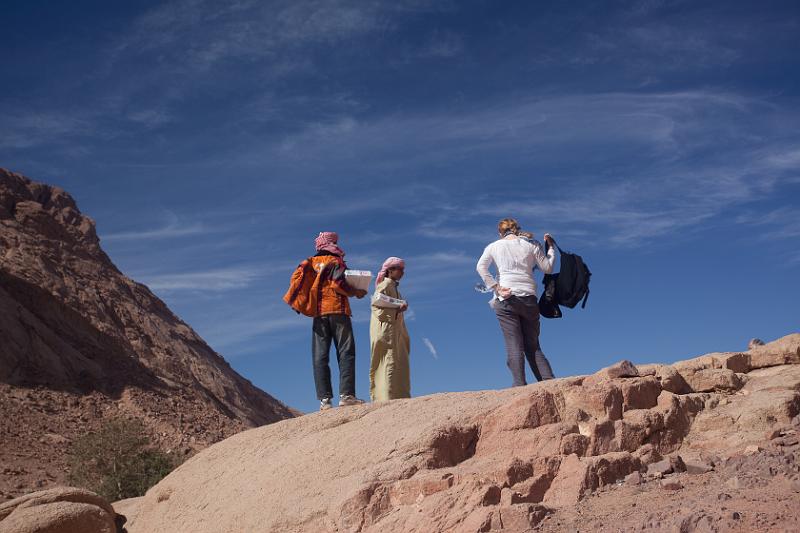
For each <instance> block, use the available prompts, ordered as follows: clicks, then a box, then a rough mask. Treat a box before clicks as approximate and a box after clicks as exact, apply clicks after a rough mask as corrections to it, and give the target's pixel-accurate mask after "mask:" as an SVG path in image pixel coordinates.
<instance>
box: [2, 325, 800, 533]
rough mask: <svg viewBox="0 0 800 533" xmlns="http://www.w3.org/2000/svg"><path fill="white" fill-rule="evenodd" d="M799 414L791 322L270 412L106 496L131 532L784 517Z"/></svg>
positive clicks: (518, 527)
mask: <svg viewBox="0 0 800 533" xmlns="http://www.w3.org/2000/svg"><path fill="white" fill-rule="evenodd" d="M799 414H800V334H792V335H789V336H787V337H784V338H782V339H779V340H777V341H775V342H772V343H769V344H767V345H765V346H755V347H753V348H752V349H751V350H749V351H747V352H740V353H714V354H708V355H705V356H702V357H698V358H694V359H689V360H687V361H681V362H678V363H675V364H672V365H661V364H650V365H639V366H634V365H633V364H632V363H630V362H627V361H625V362H621V363H619V364H616V365H614V366H612V367H609V368H606V369H603V370H601V371H599V372H597V373H595V374H593V375H590V376H579V377H568V378H562V379H557V380H552V381H546V382H542V383H537V384H533V385H528V386H526V387H520V388H513V389H506V390H500V391H480V392H462V393H446V394H436V395H432V396H426V397H420V398H413V399H408V400H396V401H392V402H387V403H378V404H367V405H363V406H356V407H345V408H337V409H333V410H330V411H325V412H320V413H315V414H311V415H307V416H303V417H301V418H295V419H291V420H284V421H282V422H279V423H277V424H272V425H269V426H266V427H261V428H257V429H252V430H249V431H246V432H242V433H239V434H237V435H234V436H233V437H230V438H228V439H227V440H225V441H223V442H220V443H217V444H215V445H213V446H211V447H209V448H207V449H205V450H204V451H202V452H200V453H199V454H197V455H196V456H194V457H193V458H192V459H190V460H189V461H188V462H186V463H184V464H183V465H182V466H181V467H180V468H178V469H177V470H175V471H174V472H172V473H171V474H170V475H169V476H167V477H166V478H164V479H163V480H162V481H161V482H160V483H159V484H157V485H156V486H155V487H153V488H152V489H150V491H148V493H147V494H146V495H145V496H144V497H142V498H138V499H135V500H126V501H123V502H117V503H115V504H114V508H115V510H116V512H117V513H120V514H123V515H126V516H127V518H128V524H127V525H126V528H127V530H128V531H129V532H130V533H156V532H178V531H192V532H193V533H204V532H208V533H212V532H214V533H220V532H241V531H282V532H306V531H325V532H382V533H389V532H420V533H422V532H424V533H434V532H469V533H474V532H486V531H513V532H521V531H552V532H557V531H594V532H600V531H642V530H649V531H676V532H692V531H742V532H752V531H797V524H798V523H800V506H799V505H797V502H798V498H800V464H798V459H800V441H799V440H798V432H800V416H799ZM12 516H13V515H12ZM0 525H2V522H0Z"/></svg>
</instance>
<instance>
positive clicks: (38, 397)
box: [0, 169, 295, 498]
mask: <svg viewBox="0 0 800 533" xmlns="http://www.w3.org/2000/svg"><path fill="white" fill-rule="evenodd" d="M0 412H2V414H3V416H2V417H0V498H3V497H6V498H8V497H11V496H13V495H17V494H20V493H23V492H27V491H29V490H31V489H33V488H37V487H46V486H49V485H53V484H57V483H59V482H63V480H64V477H65V464H64V451H65V449H66V446H67V445H68V443H69V442H70V440H71V439H73V438H74V437H75V436H76V435H79V434H81V433H83V432H85V431H87V430H88V429H90V428H92V427H93V426H96V425H97V424H98V423H99V422H100V421H101V420H102V419H103V418H106V417H112V416H120V415H122V416H136V417H139V418H142V419H143V420H144V422H145V423H146V425H147V427H148V428H149V429H150V430H151V431H152V433H153V435H154V437H155V438H156V439H157V441H158V442H159V443H160V445H161V446H162V447H163V448H165V449H171V450H181V451H184V452H186V451H191V450H197V449H201V448H203V447H205V446H207V445H208V444H210V443H212V442H216V441H218V440H221V439H223V438H225V437H227V436H229V435H232V434H234V433H236V432H238V431H241V430H242V429H245V428H251V427H255V426H260V425H263V424H268V423H271V422H275V421H278V420H282V419H285V418H288V417H291V416H293V415H294V414H295V413H294V411H292V410H291V409H289V408H287V407H286V406H285V405H283V404H282V403H280V402H278V401H277V400H275V399H274V398H273V397H271V396H270V395H268V394H266V393H265V392H263V391H261V390H259V389H258V388H256V387H255V386H253V385H252V384H251V383H250V382H249V381H247V380H246V379H244V378H243V377H242V376H240V375H239V374H237V373H236V372H235V371H234V370H233V369H231V367H230V366H229V365H228V363H227V362H226V361H225V360H224V359H223V358H222V357H221V356H220V355H219V354H217V353H216V352H215V351H214V350H212V349H211V348H210V347H209V346H208V345H207V344H206V343H205V342H204V341H203V339H201V338H200V337H199V336H198V335H197V333H195V332H194V331H193V330H192V328H190V327H189V326H188V325H186V324H185V323H184V322H182V321H181V320H180V319H179V318H178V317H177V316H175V315H174V314H173V313H172V312H171V311H170V310H169V309H168V308H167V306H166V305H165V304H164V302H162V301H161V300H159V299H158V298H157V297H156V296H154V295H153V293H152V292H150V290H149V289H148V288H147V287H145V286H144V285H141V284H139V283H136V282H135V281H132V280H131V279H129V278H127V277H125V276H124V275H123V274H122V273H121V272H120V271H119V270H118V269H117V268H116V267H115V266H114V264H113V263H112V262H111V260H110V259H109V257H108V256H107V255H106V254H105V253H104V252H103V250H102V249H101V247H100V241H99V239H98V237H97V234H96V233H95V225H94V222H93V221H92V220H91V219H90V218H89V217H87V216H85V215H83V214H81V212H80V211H79V210H78V208H77V206H76V204H75V201H74V200H73V199H72V197H70V196H69V195H68V194H67V193H66V192H64V191H63V190H61V189H59V188H56V187H51V186H49V185H44V184H41V183H36V182H33V181H31V180H29V179H28V178H25V177H23V176H20V175H18V174H14V173H11V172H8V171H6V170H4V169H0Z"/></svg>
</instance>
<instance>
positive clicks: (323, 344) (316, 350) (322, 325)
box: [311, 316, 333, 400]
mask: <svg viewBox="0 0 800 533" xmlns="http://www.w3.org/2000/svg"><path fill="white" fill-rule="evenodd" d="M330 350H331V328H330V322H329V321H328V317H327V316H319V317H314V324H313V326H312V335H311V361H312V364H313V366H314V385H315V387H316V389H317V399H318V400H323V399H325V398H328V399H330V398H333V390H332V388H331V368H330V366H329V365H328V361H329V354H330Z"/></svg>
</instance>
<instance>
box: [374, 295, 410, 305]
mask: <svg viewBox="0 0 800 533" xmlns="http://www.w3.org/2000/svg"><path fill="white" fill-rule="evenodd" d="M372 305H374V306H375V307H383V308H388V309H399V308H400V307H403V306H404V305H406V301H405V300H398V299H397V298H392V297H391V296H386V295H385V294H383V293H382V292H376V293H375V294H374V295H373V296H372Z"/></svg>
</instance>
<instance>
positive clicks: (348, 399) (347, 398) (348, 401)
mask: <svg viewBox="0 0 800 533" xmlns="http://www.w3.org/2000/svg"><path fill="white" fill-rule="evenodd" d="M362 403H364V400H359V399H358V398H356V397H355V396H353V395H352V394H340V395H339V407H346V406H348V405H361V404H362Z"/></svg>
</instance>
